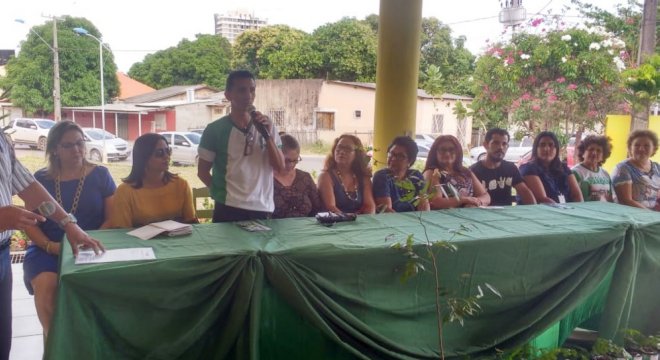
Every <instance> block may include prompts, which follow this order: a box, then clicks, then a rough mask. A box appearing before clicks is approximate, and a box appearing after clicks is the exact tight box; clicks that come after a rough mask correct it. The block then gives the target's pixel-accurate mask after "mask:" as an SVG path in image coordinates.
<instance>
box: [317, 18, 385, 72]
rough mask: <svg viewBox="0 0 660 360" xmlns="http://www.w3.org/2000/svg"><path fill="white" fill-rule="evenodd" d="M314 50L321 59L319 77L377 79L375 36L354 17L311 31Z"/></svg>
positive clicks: (367, 26) (363, 23) (365, 25)
mask: <svg viewBox="0 0 660 360" xmlns="http://www.w3.org/2000/svg"><path fill="white" fill-rule="evenodd" d="M312 37H313V39H314V43H313V49H314V50H316V51H317V52H318V53H319V54H320V57H321V66H320V68H319V69H318V71H317V72H316V75H317V76H318V77H321V78H324V79H330V80H343V81H363V82H373V81H375V80H376V46H377V43H378V41H377V38H376V33H375V32H374V31H373V30H372V28H371V27H370V25H368V24H366V23H365V22H362V21H358V20H357V19H355V18H343V19H341V20H339V21H337V22H334V23H329V24H325V25H323V26H320V27H318V28H317V29H316V30H314V33H313V34H312Z"/></svg>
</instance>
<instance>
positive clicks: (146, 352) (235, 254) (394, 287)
mask: <svg viewBox="0 0 660 360" xmlns="http://www.w3.org/2000/svg"><path fill="white" fill-rule="evenodd" d="M419 216H420V215H419V214H418V213H407V214H381V215H374V216H360V217H359V218H358V220H357V221H356V222H354V223H340V224H337V225H335V226H333V227H323V226H319V225H318V224H316V223H315V221H314V220H313V219H308V218H300V219H286V220H273V221H267V222H265V224H267V225H268V226H270V227H271V228H272V229H273V230H272V231H269V232H261V233H250V232H246V231H244V230H242V229H240V228H238V227H236V226H235V225H233V224H203V225H197V226H195V229H194V232H193V234H192V235H191V236H187V237H183V238H167V239H163V238H160V239H155V240H150V241H146V242H145V241H140V240H137V239H134V238H131V237H129V236H127V235H125V234H124V232H123V231H97V232H93V235H94V236H95V237H96V238H98V239H100V240H102V241H103V243H104V244H105V246H106V247H107V248H108V249H114V248H126V247H144V246H151V247H153V248H154V252H155V254H156V256H157V258H158V259H157V260H154V261H145V262H126V263H111V264H97V265H73V258H72V256H71V255H70V251H69V249H67V250H66V251H64V253H65V254H64V256H63V258H62V260H61V274H60V289H59V295H58V304H57V309H56V313H55V317H54V322H53V325H52V329H51V331H50V335H49V341H48V344H47V353H46V357H47V358H50V359H101V358H104V359H128V358H135V359H138V358H139V359H142V358H149V359H173V358H182V359H192V358H205V359H208V358H225V357H228V358H255V359H256V358H268V359H270V358H287V359H289V358H309V359H312V358H352V357H358V358H385V359H387V358H436V357H437V356H438V345H437V336H436V328H437V327H436V315H435V306H434V304H435V303H434V300H433V299H434V281H433V274H432V273H430V272H423V273H421V274H420V275H418V276H416V277H413V278H411V279H410V280H408V281H407V282H405V283H402V282H401V281H400V279H399V277H400V275H401V273H402V271H403V268H404V266H405V263H406V258H405V257H404V256H403V255H402V253H401V252H400V251H397V250H395V249H392V248H391V247H390V245H391V244H392V243H393V242H395V241H398V242H405V238H406V237H407V236H408V235H409V234H414V236H415V239H416V244H417V245H416V249H417V252H418V253H420V254H421V253H423V251H424V250H423V245H422V244H423V242H424V239H425V235H424V228H423V227H422V226H421V225H420V218H419ZM421 222H423V223H424V224H425V227H426V229H427V231H428V234H429V237H430V239H431V240H441V239H444V240H447V239H450V238H452V236H454V235H452V234H453V233H452V230H455V229H459V228H461V226H465V227H467V228H468V229H470V230H469V231H466V232H463V233H462V235H455V236H454V238H453V241H454V243H455V244H456V245H457V246H458V248H459V249H458V251H457V252H456V253H449V252H441V253H440V254H439V256H438V263H439V266H440V268H439V276H440V281H441V284H442V286H443V287H444V288H446V289H448V291H450V292H451V293H452V294H454V295H456V296H462V297H467V296H469V295H474V294H475V293H476V291H477V289H476V286H477V284H483V283H486V282H487V283H489V284H492V285H493V286H495V287H496V288H497V289H498V290H499V292H501V294H502V296H503V298H502V299H499V298H497V297H494V296H489V297H485V298H483V299H481V301H480V305H481V307H482V308H483V311H482V312H481V313H480V314H479V315H477V316H475V317H472V318H470V319H468V320H467V321H466V323H465V325H464V326H463V327H461V326H460V325H457V324H446V325H445V327H444V338H445V351H446V353H448V354H449V355H461V354H473V355H475V354H483V353H488V352H490V351H493V349H495V348H500V349H502V348H507V347H511V346H515V345H517V344H522V343H524V342H527V341H529V340H531V339H533V338H535V337H536V336H538V335H539V334H541V333H543V332H544V331H545V330H546V329H548V328H550V327H551V326H553V325H554V326H557V325H556V324H557V323H558V322H559V323H560V324H561V320H562V319H564V318H566V317H567V316H569V314H572V313H574V312H575V310H576V309H577V308H579V307H580V305H581V304H584V302H585V300H587V299H589V298H590V295H592V294H593V293H594V291H596V290H597V289H598V287H599V285H602V284H603V281H604V280H605V279H606V278H607V276H608V274H610V275H611V276H612V279H611V286H609V291H606V292H605V293H606V294H603V295H601V296H606V298H605V299H604V303H605V309H604V314H603V316H602V325H601V328H600V330H601V333H602V334H604V335H605V336H608V337H614V336H615V335H616V330H617V329H620V328H626V327H633V328H636V329H640V330H646V331H648V330H653V329H654V330H658V322H657V321H654V320H653V318H652V317H651V315H653V314H655V315H657V313H658V310H659V306H658V301H657V297H658V294H660V284H659V281H658V279H660V277H658V275H659V271H660V270H659V269H660V261H659V259H660V214H658V213H653V212H649V211H643V210H638V209H634V208H629V207H624V206H619V205H616V204H605V203H584V204H575V205H574V209H555V208H551V207H547V206H542V205H538V206H516V207H513V208H508V209H502V210H484V209H454V210H445V211H434V212H428V213H423V214H421ZM426 268H427V269H430V268H431V267H430V266H429V265H427V266H426ZM613 268H614V272H611V270H612V269H613ZM576 319H577V318H576ZM655 319H656V320H657V317H656V318H655ZM571 321H581V320H575V319H574V320H570V321H568V322H566V321H565V324H564V326H568V325H567V324H568V323H570V322H571ZM564 332H565V330H564Z"/></svg>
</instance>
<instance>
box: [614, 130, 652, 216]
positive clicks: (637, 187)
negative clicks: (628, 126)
mask: <svg viewBox="0 0 660 360" xmlns="http://www.w3.org/2000/svg"><path fill="white" fill-rule="evenodd" d="M627 145H628V158H627V159H626V160H623V161H622V162H620V163H619V164H617V166H616V168H614V171H613V172H612V183H613V184H614V191H615V193H616V200H617V202H618V203H620V204H624V205H628V206H634V207H638V208H642V209H650V210H655V211H660V164H658V163H657V162H655V161H653V160H651V157H652V156H654V155H655V153H656V151H658V136H657V135H656V134H655V133H654V132H653V131H651V130H635V131H633V132H632V133H630V135H628V143H627Z"/></svg>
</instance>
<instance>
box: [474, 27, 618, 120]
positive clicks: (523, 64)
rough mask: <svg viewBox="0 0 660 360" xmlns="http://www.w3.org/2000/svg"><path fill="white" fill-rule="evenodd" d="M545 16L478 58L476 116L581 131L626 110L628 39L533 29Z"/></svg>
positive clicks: (587, 32)
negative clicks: (624, 55)
mask: <svg viewBox="0 0 660 360" xmlns="http://www.w3.org/2000/svg"><path fill="white" fill-rule="evenodd" d="M543 21H545V20H544V19H534V20H533V21H532V22H531V24H532V27H530V28H528V29H526V31H525V32H522V33H519V34H517V35H516V36H514V38H513V39H512V41H511V42H510V43H507V44H501V43H498V44H494V45H493V46H492V47H491V48H490V49H488V51H487V52H486V53H485V54H484V56H482V57H481V58H479V60H478V61H477V70H476V72H475V75H474V80H475V81H474V82H475V84H474V91H475V94H476V96H475V100H474V102H473V103H472V105H471V107H472V109H473V110H474V113H475V117H476V118H477V120H482V121H484V122H486V123H489V124H488V125H489V126H493V125H499V126H505V127H506V126H507V125H514V124H516V125H518V126H522V127H523V128H525V129H526V130H527V131H528V132H530V133H533V132H536V131H538V130H539V129H553V130H557V129H563V130H564V131H566V132H571V133H572V132H578V133H579V132H581V131H583V130H585V129H593V127H594V125H595V124H596V123H598V122H601V121H603V120H604V119H605V115H606V114H607V113H610V112H612V111H618V112H621V111H625V110H626V109H625V106H624V103H623V102H622V98H621V94H622V93H623V91H622V90H623V87H622V82H621V74H620V70H621V69H622V68H623V67H624V64H623V60H622V59H621V57H620V56H619V54H620V53H621V51H623V50H624V49H625V43H624V42H623V41H621V40H619V39H617V38H616V37H614V36H613V35H612V34H610V33H605V32H602V31H598V30H594V29H587V30H584V29H577V28H572V29H565V30H562V29H559V30H552V31H540V32H538V31H537V32H538V34H535V33H533V32H534V31H535V28H534V27H535V26H538V25H539V24H541V23H542V22H543ZM548 25H550V26H547V28H556V26H555V25H557V24H548ZM536 30H538V29H536Z"/></svg>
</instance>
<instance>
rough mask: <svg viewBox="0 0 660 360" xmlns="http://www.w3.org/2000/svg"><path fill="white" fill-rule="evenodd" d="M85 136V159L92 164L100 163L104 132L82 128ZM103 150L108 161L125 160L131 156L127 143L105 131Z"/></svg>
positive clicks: (97, 129)
mask: <svg viewBox="0 0 660 360" xmlns="http://www.w3.org/2000/svg"><path fill="white" fill-rule="evenodd" d="M82 130H83V133H84V134H85V146H86V147H87V158H88V159H89V160H91V161H94V162H101V161H102V160H103V158H102V157H101V156H102V155H101V154H102V153H103V137H104V136H103V134H104V130H103V129H99V128H82ZM105 150H106V153H107V157H108V160H115V161H119V160H125V159H126V158H128V157H129V156H130V155H131V150H130V149H129V148H128V143H127V142H126V140H124V139H122V138H118V137H116V136H115V135H114V134H112V133H109V132H107V131H105Z"/></svg>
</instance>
